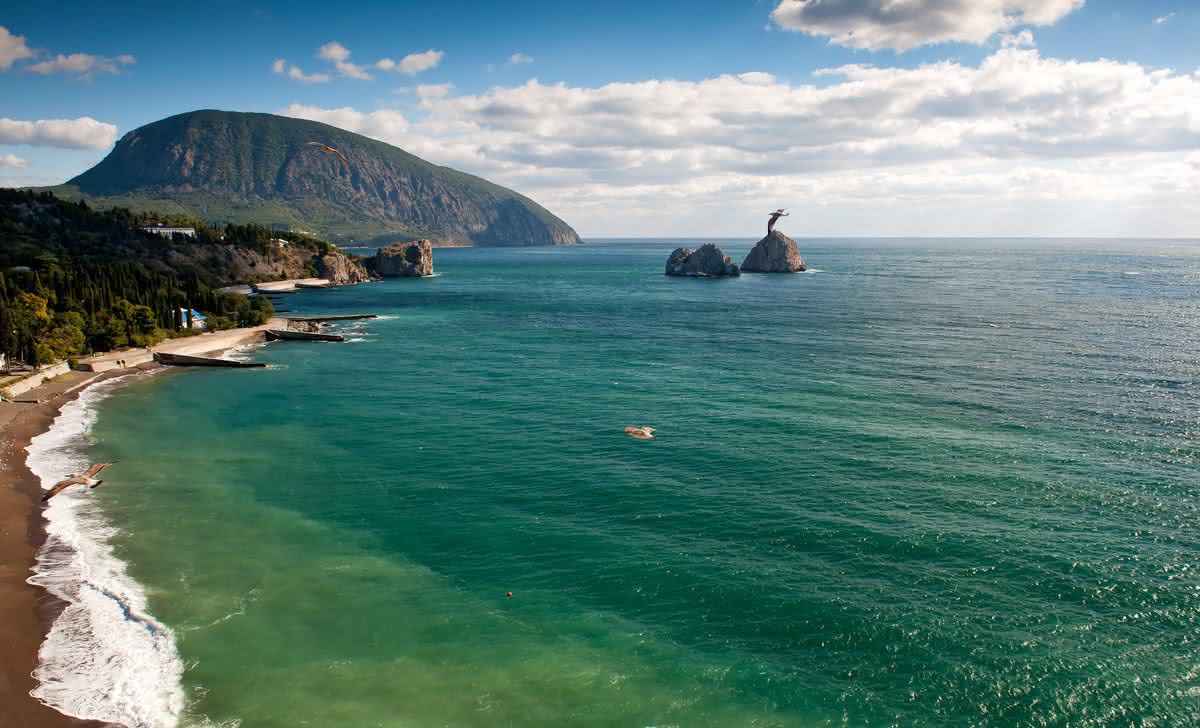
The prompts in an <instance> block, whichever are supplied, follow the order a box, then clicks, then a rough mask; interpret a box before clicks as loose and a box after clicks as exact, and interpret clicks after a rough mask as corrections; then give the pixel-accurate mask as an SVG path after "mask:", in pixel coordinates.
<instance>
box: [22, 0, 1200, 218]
mask: <svg viewBox="0 0 1200 728" xmlns="http://www.w3.org/2000/svg"><path fill="white" fill-rule="evenodd" d="M208 108H215V109H225V110H234V111H260V112H269V113H276V114H283V115H288V116H295V117H302V118H307V119H315V120H318V121H323V122H326V123H329V124H333V125H335V126H339V127H342V128H345V129H349V130H351V131H356V132H359V133H361V134H365V135H367V136H370V137H374V138H377V139H381V140H383V141H386V142H389V143H391V144H394V145H396V146H399V147H402V148H404V149H406V150H407V151H409V152H412V153H413V154H416V155H418V156H421V157H423V158H425V159H428V160H430V161H432V162H435V163H438V164H444V165H447V166H451V167H454V168H456V169H461V170H463V171H466V172H471V173H473V174H478V175H480V176H483V177H486V178H488V179H491V180H493V181H495V182H498V183H500V184H503V185H506V186H509V187H511V188H513V189H515V190H517V191H519V192H522V193H523V194H526V195H528V196H530V197H532V198H533V199H535V200H537V201H538V202H539V203H541V204H542V205H544V206H545V207H547V208H548V209H550V210H551V211H552V212H554V213H555V214H557V215H559V216H560V217H562V218H563V219H565V220H566V221H567V222H568V223H570V224H571V225H573V226H574V227H575V228H576V230H578V231H579V233H580V234H581V235H582V236H583V237H584V238H588V237H593V238H594V237H606V236H647V237H650V236H654V237H750V236H753V235H755V234H757V233H758V232H759V231H760V229H761V228H762V224H763V221H764V220H765V216H766V213H767V212H769V211H770V210H773V209H775V208H777V207H786V208H788V209H789V210H790V211H791V217H789V218H787V219H786V223H787V224H786V225H783V226H781V228H782V229H784V230H785V231H787V232H788V233H789V234H791V235H793V236H795V237H811V236H898V237H904V236H996V237H999V236H1085V237H1138V236H1144V237H1200V206H1197V205H1196V201H1197V194H1196V193H1197V191H1198V190H1200V3H1197V2H1196V0H688V1H686V2H684V1H680V0H629V1H627V0H605V1H604V2H595V1H594V0H574V1H573V2H561V0H509V1H508V2H506V3H498V2H473V1H463V0H443V1H442V2H406V1H394V2H389V3H380V4H374V3H358V2H353V1H352V0H343V1H342V2H339V3H333V4H331V3H328V2H325V3H320V4H318V3H313V2H304V1H303V0H301V1H297V2H287V3H269V2H263V3H235V2H225V1H224V0H215V1H212V2H206V3H203V4H201V3H195V4H189V3H162V2H157V1H156V2H144V3H139V2H129V3H120V2H114V3H108V4H96V3H74V2H66V3H54V4H47V3H10V4H7V5H6V7H5V8H4V9H0V186H28V185H48V184H58V183H61V182H64V181H66V180H68V179H70V178H71V177H73V176H74V175H76V174H78V173H80V172H82V171H84V170H85V169H87V168H88V167H90V166H91V165H93V164H95V163H96V162H97V161H99V160H100V159H102V158H103V157H104V155H105V154H107V153H108V151H109V150H110V149H111V148H112V145H113V143H114V142H115V141H116V140H117V139H118V138H120V136H122V135H124V134H126V133H128V132H129V131H132V130H133V129H136V128H137V127H138V126H141V125H143V124H146V123H150V122H152V121H156V120H158V119H161V118H164V117H167V116H170V115H172V114H177V113H182V112H186V111H192V110H196V109H208Z"/></svg>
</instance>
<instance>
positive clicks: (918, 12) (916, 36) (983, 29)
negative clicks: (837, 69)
mask: <svg viewBox="0 0 1200 728" xmlns="http://www.w3.org/2000/svg"><path fill="white" fill-rule="evenodd" d="M1085 1H1086V0H780V1H779V5H778V6H777V7H776V8H775V10H774V11H773V12H772V13H771V18H772V20H774V21H775V22H776V23H777V24H778V25H779V26H780V27H782V28H785V29H787V30H792V31H796V32H800V33H806V34H808V35H815V36H822V37H828V38H829V41H830V42H831V43H835V44H837V45H842V46H847V47H850V48H864V49H868V50H880V49H883V48H891V49H893V50H897V51H906V50H910V49H912V48H916V47H918V46H924V45H933V44H936V43H946V42H950V41H957V42H963V43H976V44H981V43H984V42H986V41H987V40H988V39H989V38H991V37H992V36H994V35H996V34H997V33H1003V32H1006V31H1009V30H1012V29H1014V28H1017V27H1019V26H1023V25H1033V26H1044V25H1052V24H1053V23H1055V22H1057V21H1058V20H1059V19H1061V18H1062V17H1064V16H1066V15H1067V14H1068V13H1070V12H1072V11H1074V10H1076V9H1078V8H1081V7H1083V5H1084V2H1085Z"/></svg>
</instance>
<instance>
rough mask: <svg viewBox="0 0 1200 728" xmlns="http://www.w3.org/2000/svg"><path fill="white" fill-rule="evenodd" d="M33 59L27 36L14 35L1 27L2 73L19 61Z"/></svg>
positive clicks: (0, 64) (0, 59)
mask: <svg viewBox="0 0 1200 728" xmlns="http://www.w3.org/2000/svg"><path fill="white" fill-rule="evenodd" d="M26 58H33V51H32V50H30V49H29V46H28V45H27V44H26V42H25V36H23V35H13V34H12V33H10V32H9V31H8V28H5V27H4V26H3V25H0V71H7V70H8V69H10V68H12V65H13V64H14V63H16V62H17V61H20V60H24V59H26Z"/></svg>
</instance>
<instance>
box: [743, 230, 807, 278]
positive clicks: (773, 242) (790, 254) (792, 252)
mask: <svg viewBox="0 0 1200 728" xmlns="http://www.w3.org/2000/svg"><path fill="white" fill-rule="evenodd" d="M742 270H744V271H746V272H748V273H797V272H799V271H803V270H805V267H804V259H803V258H801V257H800V251H799V250H797V249H796V241H795V240H792V239H791V238H789V237H788V236H786V235H784V234H783V233H781V232H779V231H778V230H773V231H771V233H770V234H768V235H767V237H765V238H763V239H762V240H759V241H758V242H757V243H755V245H754V249H753V250H751V251H750V254H749V255H747V256H746V259H745V260H743V261H742Z"/></svg>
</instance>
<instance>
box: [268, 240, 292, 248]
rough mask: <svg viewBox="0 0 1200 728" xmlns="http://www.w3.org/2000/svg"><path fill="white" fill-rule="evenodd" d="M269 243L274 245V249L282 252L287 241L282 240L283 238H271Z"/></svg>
mask: <svg viewBox="0 0 1200 728" xmlns="http://www.w3.org/2000/svg"><path fill="white" fill-rule="evenodd" d="M271 242H272V243H274V244H275V247H276V248H279V249H280V250H283V249H284V248H286V247H287V245H288V241H286V240H284V239H283V238H271Z"/></svg>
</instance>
